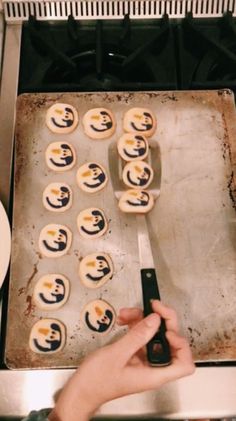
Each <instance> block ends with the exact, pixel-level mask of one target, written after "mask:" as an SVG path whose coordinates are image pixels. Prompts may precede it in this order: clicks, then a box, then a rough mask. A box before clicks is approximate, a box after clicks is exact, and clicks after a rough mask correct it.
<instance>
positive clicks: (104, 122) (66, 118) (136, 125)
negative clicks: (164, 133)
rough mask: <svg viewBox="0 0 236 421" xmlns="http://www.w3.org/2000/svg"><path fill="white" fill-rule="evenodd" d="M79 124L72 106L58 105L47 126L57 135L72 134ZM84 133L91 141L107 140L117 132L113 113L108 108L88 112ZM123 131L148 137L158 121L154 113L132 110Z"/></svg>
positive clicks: (142, 109) (51, 112)
mask: <svg viewBox="0 0 236 421" xmlns="http://www.w3.org/2000/svg"><path fill="white" fill-rule="evenodd" d="M78 123H79V116H78V112H77V110H76V109H75V107H73V106H72V105H70V104H64V103H56V104H53V105H52V106H51V107H50V108H49V109H48V111H47V114H46V124H47V127H48V128H49V130H51V131H52V132H53V133H57V134H68V133H72V132H73V131H74V130H75V129H76V127H77V125H78ZM82 124H83V128H84V133H85V134H86V135H87V136H88V137H90V138H91V139H106V138H109V137H111V136H112V135H113V134H114V133H115V130H116V120H115V117H114V115H113V113H112V112H111V111H110V110H108V109H106V108H93V109H90V110H88V111H87V112H86V113H85V115H84V116H83V118H82ZM123 130H124V131H125V132H127V133H143V134H145V135H146V136H147V137H150V136H152V135H153V133H154V132H155V130H156V120H155V118H154V116H153V114H152V112H151V111H150V110H148V109H145V108H140V107H136V108H131V109H130V110H128V111H126V112H125V114H124V117H123Z"/></svg>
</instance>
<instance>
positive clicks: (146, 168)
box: [122, 161, 154, 189]
mask: <svg viewBox="0 0 236 421" xmlns="http://www.w3.org/2000/svg"><path fill="white" fill-rule="evenodd" d="M153 175H154V173H153V169H152V167H150V165H148V164H147V163H146V162H145V161H135V162H129V163H128V164H126V165H125V167H124V169H123V173H122V178H123V181H124V183H125V184H126V185H127V186H129V187H132V188H135V189H146V188H147V187H148V186H149V184H151V182H152V180H153Z"/></svg>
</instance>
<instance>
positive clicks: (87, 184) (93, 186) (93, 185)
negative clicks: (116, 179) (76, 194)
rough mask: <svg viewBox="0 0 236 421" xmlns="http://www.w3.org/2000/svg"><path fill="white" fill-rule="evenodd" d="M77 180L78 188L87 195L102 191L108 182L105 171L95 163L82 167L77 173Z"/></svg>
mask: <svg viewBox="0 0 236 421" xmlns="http://www.w3.org/2000/svg"><path fill="white" fill-rule="evenodd" d="M76 178H77V183H78V186H79V187H80V188H81V190H83V191H85V192H87V193H95V192H97V191H99V190H102V189H103V188H104V187H105V185H106V184H107V181H108V178H107V175H106V171H105V169H104V168H103V167H102V166H101V165H100V164H96V163H95V162H88V163H87V164H84V165H82V167H80V168H79V169H78V171H77V175H76Z"/></svg>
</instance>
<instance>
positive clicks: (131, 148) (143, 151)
mask: <svg viewBox="0 0 236 421" xmlns="http://www.w3.org/2000/svg"><path fill="white" fill-rule="evenodd" d="M117 148H118V152H119V155H120V156H121V158H122V159H124V160H125V161H138V160H141V159H144V158H146V157H147V155H148V141H147V139H146V137H145V136H143V135H140V134H134V133H126V134H124V135H123V136H121V137H120V139H119V140H118V143H117Z"/></svg>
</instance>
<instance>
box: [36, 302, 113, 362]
mask: <svg viewBox="0 0 236 421" xmlns="http://www.w3.org/2000/svg"><path fill="white" fill-rule="evenodd" d="M115 318H116V315H115V311H114V309H113V307H112V306H111V305H110V304H109V303H107V302H106V301H104V300H100V299H98V300H93V301H90V302H89V303H88V304H87V305H86V306H85V307H84V308H83V310H82V312H81V319H82V320H83V322H84V323H85V325H86V327H88V328H89V329H90V330H91V331H92V332H96V333H99V334H103V333H107V332H109V331H110V330H111V328H112V326H113V324H114V322H115ZM66 335H67V333H66V326H65V324H64V323H63V322H61V321H60V320H58V319H54V318H41V319H40V320H38V321H37V322H36V323H35V324H34V325H33V327H32V329H31V331H30V336H29V347H30V349H31V350H32V351H33V352H35V353H37V354H52V353H55V352H59V351H61V350H62V349H63V348H64V346H65V345H66Z"/></svg>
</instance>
